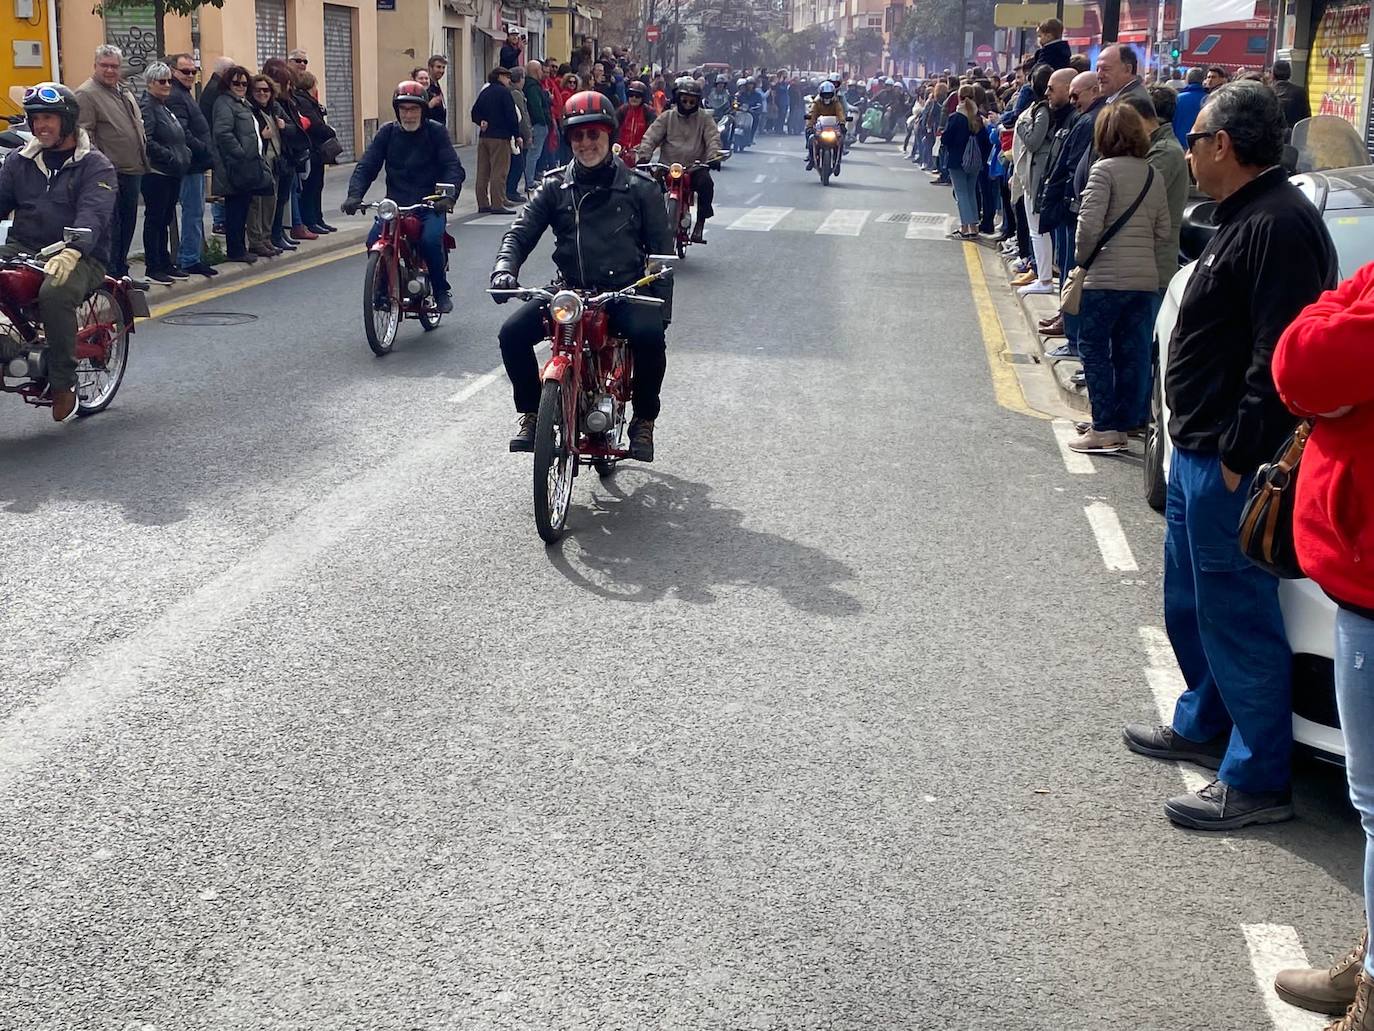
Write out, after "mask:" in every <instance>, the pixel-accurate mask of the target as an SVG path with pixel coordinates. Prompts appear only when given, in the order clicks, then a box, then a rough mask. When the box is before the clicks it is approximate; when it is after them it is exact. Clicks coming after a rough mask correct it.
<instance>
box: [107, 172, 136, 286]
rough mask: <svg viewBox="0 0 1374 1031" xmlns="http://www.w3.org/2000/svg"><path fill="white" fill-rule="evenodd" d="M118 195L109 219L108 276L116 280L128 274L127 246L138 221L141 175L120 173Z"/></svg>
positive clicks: (130, 241)
mask: <svg viewBox="0 0 1374 1031" xmlns="http://www.w3.org/2000/svg"><path fill="white" fill-rule="evenodd" d="M117 181H118V183H119V195H118V196H117V197H115V206H114V215H113V217H111V219H110V275H112V276H114V277H115V278H116V279H118V278H119V277H120V276H127V275H128V274H129V244H131V243H133V242H134V223H136V222H137V221H138V194H139V187H140V185H141V184H142V182H143V176H141V175H125V174H124V173H123V172H120V173H119V175H118V177H117Z"/></svg>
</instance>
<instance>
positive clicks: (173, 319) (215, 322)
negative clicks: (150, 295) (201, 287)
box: [158, 311, 258, 326]
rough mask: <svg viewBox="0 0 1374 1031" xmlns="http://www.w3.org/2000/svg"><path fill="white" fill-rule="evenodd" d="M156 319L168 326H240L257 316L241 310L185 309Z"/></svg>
mask: <svg viewBox="0 0 1374 1031" xmlns="http://www.w3.org/2000/svg"><path fill="white" fill-rule="evenodd" d="M158 321H160V322H165V323H167V325H169V326H241V325H243V324H244V323H245V322H257V321H258V317H257V316H256V315H249V314H248V313H247V312H242V311H186V312H179V313H177V314H173V315H164V316H163V317H162V318H161V319H159V320H158Z"/></svg>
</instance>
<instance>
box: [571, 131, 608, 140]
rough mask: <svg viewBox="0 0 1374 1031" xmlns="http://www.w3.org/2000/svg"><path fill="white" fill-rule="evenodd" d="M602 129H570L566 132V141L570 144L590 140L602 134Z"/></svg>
mask: <svg viewBox="0 0 1374 1031" xmlns="http://www.w3.org/2000/svg"><path fill="white" fill-rule="evenodd" d="M604 131H605V130H603V129H570V130H569V131H568V141H569V142H570V143H581V142H582V141H583V140H590V139H592V138H594V137H596V136H600V135H602V134H603V133H604Z"/></svg>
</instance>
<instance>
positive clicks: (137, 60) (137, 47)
mask: <svg viewBox="0 0 1374 1031" xmlns="http://www.w3.org/2000/svg"><path fill="white" fill-rule="evenodd" d="M105 42H106V43H110V44H112V45H114V46H117V47H119V49H120V50H121V51H122V52H123V53H124V75H125V78H127V79H128V80H129V88H130V89H132V90H133V91H134V92H135V93H142V92H143V70H144V69H145V68H147V67H148V65H150V64H151V63H152V62H154V61H156V60H157V58H158V53H157V22H156V21H155V20H154V18H153V5H152V4H135V5H133V6H131V7H121V8H119V9H117V10H112V11H110V12H108V13H107V14H106V15H105Z"/></svg>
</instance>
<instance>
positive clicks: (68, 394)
mask: <svg viewBox="0 0 1374 1031" xmlns="http://www.w3.org/2000/svg"><path fill="white" fill-rule="evenodd" d="M77 407H78V406H77V403H76V390H75V388H73V387H68V388H67V389H66V390H54V391H53V392H52V421H53V422H70V421H71V420H72V419H75V418H76V410H77Z"/></svg>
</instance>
